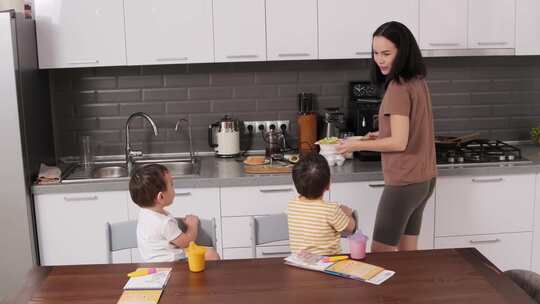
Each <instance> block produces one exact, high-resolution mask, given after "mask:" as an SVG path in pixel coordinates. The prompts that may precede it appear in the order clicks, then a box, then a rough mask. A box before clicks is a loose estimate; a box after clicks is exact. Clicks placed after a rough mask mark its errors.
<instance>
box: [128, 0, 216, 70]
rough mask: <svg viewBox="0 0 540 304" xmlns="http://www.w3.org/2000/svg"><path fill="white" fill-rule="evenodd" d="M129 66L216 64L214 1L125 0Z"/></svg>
mask: <svg viewBox="0 0 540 304" xmlns="http://www.w3.org/2000/svg"><path fill="white" fill-rule="evenodd" d="M124 9H125V20H126V22H125V23H126V49H127V63H128V64H129V65H143V64H173V63H200V62H213V61H214V41H213V39H214V38H213V28H212V0H151V1H139V0H125V1H124Z"/></svg>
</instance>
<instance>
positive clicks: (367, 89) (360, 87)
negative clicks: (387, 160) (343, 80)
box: [347, 81, 381, 160]
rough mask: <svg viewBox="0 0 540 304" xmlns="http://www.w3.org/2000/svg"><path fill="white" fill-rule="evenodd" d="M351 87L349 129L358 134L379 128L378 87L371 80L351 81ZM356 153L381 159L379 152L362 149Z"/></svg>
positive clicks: (379, 99)
mask: <svg viewBox="0 0 540 304" xmlns="http://www.w3.org/2000/svg"><path fill="white" fill-rule="evenodd" d="M349 89H350V90H349V92H350V99H349V117H348V119H347V126H348V128H349V130H350V131H352V132H353V133H354V135H357V136H359V135H366V134H367V133H369V132H375V131H377V130H379V107H380V106H381V97H380V94H379V90H378V89H377V87H376V86H375V85H373V84H371V82H369V81H355V82H351V83H350V85H349ZM354 155H355V157H358V158H360V159H362V160H379V159H380V153H378V152H370V151H361V152H355V153H354Z"/></svg>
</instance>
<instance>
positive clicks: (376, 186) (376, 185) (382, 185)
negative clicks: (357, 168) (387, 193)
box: [368, 184, 384, 188]
mask: <svg viewBox="0 0 540 304" xmlns="http://www.w3.org/2000/svg"><path fill="white" fill-rule="evenodd" d="M368 186H369V187H370V188H383V187H384V184H369V185H368Z"/></svg>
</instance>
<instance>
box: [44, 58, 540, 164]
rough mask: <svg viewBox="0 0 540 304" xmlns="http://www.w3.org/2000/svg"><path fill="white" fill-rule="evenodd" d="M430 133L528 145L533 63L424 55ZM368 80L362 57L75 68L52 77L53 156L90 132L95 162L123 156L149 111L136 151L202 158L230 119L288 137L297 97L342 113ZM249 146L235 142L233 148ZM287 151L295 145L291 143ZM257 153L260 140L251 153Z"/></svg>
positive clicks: (537, 84) (538, 117)
mask: <svg viewBox="0 0 540 304" xmlns="http://www.w3.org/2000/svg"><path fill="white" fill-rule="evenodd" d="M426 62H427V68H428V84H429V88H430V91H431V95H432V101H433V112H434V117H435V129H436V131H437V133H438V134H445V135H463V134H464V133H468V132H473V131H474V132H480V134H481V135H482V136H485V137H492V138H498V139H502V140H524V139H528V136H529V133H528V130H529V129H530V128H531V127H533V126H536V125H539V124H540V56H526V57H460V58H427V59H426ZM368 78H369V60H320V61H280V62H250V63H216V64H193V65H153V66H130V67H105V68H80V69H61V70H51V71H50V87H51V98H52V111H53V117H54V120H55V122H54V126H55V136H56V140H55V141H56V145H57V147H56V151H57V154H58V157H62V156H71V155H77V154H78V153H79V144H78V142H79V137H80V136H81V135H90V136H91V137H92V139H93V142H94V149H95V152H96V153H97V154H99V155H116V154H120V155H121V154H123V149H124V137H125V131H124V129H125V121H126V119H127V117H128V116H129V114H131V113H133V112H136V111H144V112H147V113H149V114H150V115H151V116H152V117H153V118H154V120H155V121H156V123H157V124H158V127H159V132H160V134H159V136H157V137H154V136H153V134H152V132H151V130H150V128H149V126H148V123H146V122H144V121H143V120H142V119H135V120H133V121H132V124H131V129H132V130H133V134H132V139H133V143H134V146H135V147H137V148H141V149H143V151H144V152H145V153H169V152H187V151H188V149H189V146H188V141H187V132H186V130H185V128H183V129H182V130H181V132H179V133H178V132H175V131H174V130H173V128H174V125H175V123H176V121H177V120H178V119H181V118H184V119H187V120H189V122H190V123H191V124H192V126H193V137H194V148H195V150H196V151H209V150H210V148H209V147H208V143H207V130H208V124H210V123H213V122H216V121H217V120H219V119H220V118H221V117H222V116H223V115H225V114H229V115H232V116H233V117H235V118H238V119H240V120H272V119H274V120H275V119H280V120H285V119H287V120H290V121H291V125H290V133H291V136H292V137H293V140H292V142H293V143H294V137H295V136H296V132H297V126H296V121H295V119H296V107H297V104H296V96H297V94H298V93H300V92H311V93H314V94H316V102H315V110H317V111H318V112H319V113H323V112H324V108H327V107H339V108H341V109H342V110H343V111H345V112H346V111H347V108H348V103H347V100H348V90H349V84H348V83H349V81H354V80H367V79H368ZM249 142H250V141H249V140H248V139H247V138H245V137H244V138H242V140H241V146H242V147H241V148H242V149H245V148H248V146H247V144H248V143H249ZM293 145H294V144H293ZM263 147H264V143H263V141H262V138H260V137H259V136H257V137H256V138H254V139H253V140H252V146H251V148H254V149H261V148H263Z"/></svg>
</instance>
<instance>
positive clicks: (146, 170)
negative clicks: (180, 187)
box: [129, 164, 169, 208]
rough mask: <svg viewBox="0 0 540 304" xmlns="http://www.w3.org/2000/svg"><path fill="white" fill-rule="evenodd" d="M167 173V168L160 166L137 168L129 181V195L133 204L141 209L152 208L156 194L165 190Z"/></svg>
mask: <svg viewBox="0 0 540 304" xmlns="http://www.w3.org/2000/svg"><path fill="white" fill-rule="evenodd" d="M167 172H169V170H167V167H165V166H163V165H160V164H150V165H144V166H142V167H139V168H137V169H136V170H135V172H133V175H131V179H130V180H129V194H130V195H131V199H132V200H133V202H134V203H135V204H137V205H138V206H139V207H142V208H145V207H152V206H154V199H155V198H156V196H157V194H158V193H159V192H163V191H165V190H167V182H166V180H165V174H166V173H167Z"/></svg>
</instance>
